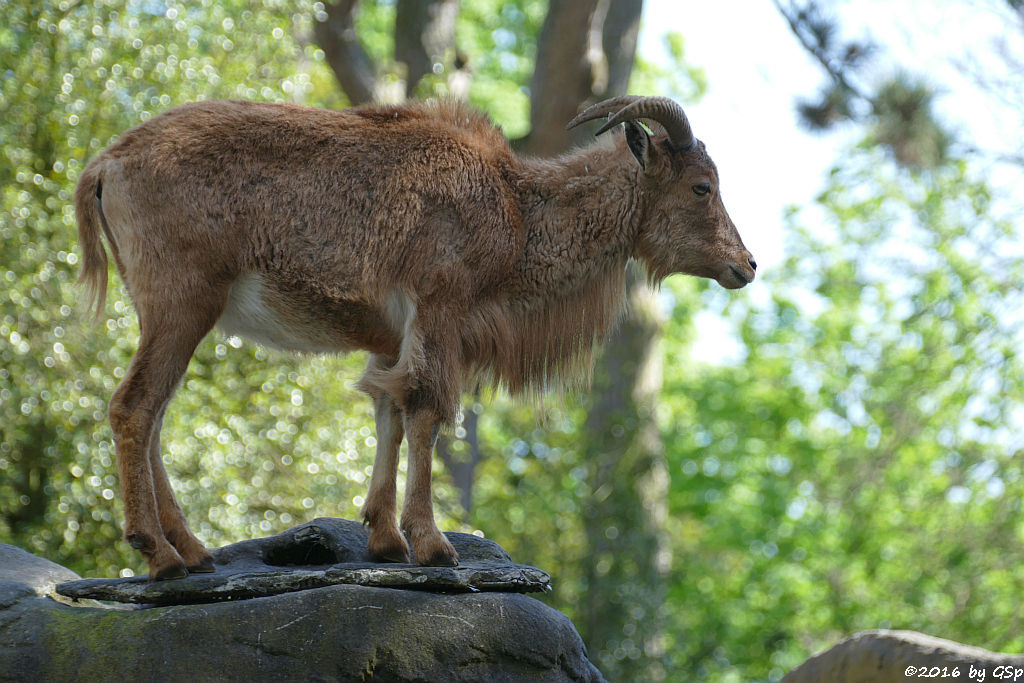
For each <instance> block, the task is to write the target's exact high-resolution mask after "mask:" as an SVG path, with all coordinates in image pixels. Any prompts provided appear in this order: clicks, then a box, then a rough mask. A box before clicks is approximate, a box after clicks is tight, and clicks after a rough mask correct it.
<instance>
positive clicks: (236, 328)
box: [217, 273, 343, 353]
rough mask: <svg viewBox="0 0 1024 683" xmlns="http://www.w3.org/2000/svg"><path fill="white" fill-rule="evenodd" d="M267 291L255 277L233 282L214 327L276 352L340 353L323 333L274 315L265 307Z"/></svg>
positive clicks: (336, 345)
mask: <svg viewBox="0 0 1024 683" xmlns="http://www.w3.org/2000/svg"><path fill="white" fill-rule="evenodd" d="M266 288H267V285H266V283H265V282H264V280H263V278H262V277H261V276H260V275H258V274H256V273H247V274H245V275H242V276H241V277H239V278H238V279H237V280H235V281H234V283H232V285H231V291H230V292H229V293H228V301H227V305H226V306H225V308H224V313H223V314H222V315H221V317H220V319H219V320H218V321H217V327H219V328H220V329H221V330H222V331H224V332H225V333H227V334H229V335H232V336H238V337H244V338H246V339H251V340H252V341H254V342H257V343H259V344H262V345H263V346H268V347H271V348H275V349H283V350H286V351H299V352H306V353H329V352H335V351H341V350H343V346H342V345H341V344H338V343H337V341H335V343H331V342H332V340H330V339H329V337H325V335H324V334H323V332H322V331H320V330H317V329H312V328H310V326H309V325H308V324H307V325H303V324H301V323H299V322H298V321H297V320H295V319H289V318H288V317H285V316H282V315H280V314H279V313H278V312H277V311H275V310H274V309H273V308H272V307H271V306H269V305H268V304H267V301H266ZM318 332H319V334H318Z"/></svg>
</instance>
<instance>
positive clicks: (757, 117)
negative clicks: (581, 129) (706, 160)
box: [640, 0, 1024, 361]
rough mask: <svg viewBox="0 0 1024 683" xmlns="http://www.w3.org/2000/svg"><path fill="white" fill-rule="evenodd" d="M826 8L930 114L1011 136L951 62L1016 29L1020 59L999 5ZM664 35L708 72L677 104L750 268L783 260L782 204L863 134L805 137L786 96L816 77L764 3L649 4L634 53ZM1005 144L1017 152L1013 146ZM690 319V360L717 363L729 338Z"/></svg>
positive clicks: (718, 325) (657, 46)
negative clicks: (699, 89)
mask: <svg viewBox="0 0 1024 683" xmlns="http://www.w3.org/2000/svg"><path fill="white" fill-rule="evenodd" d="M835 6H836V7H837V8H838V10H839V18H840V24H841V27H842V30H841V35H842V36H843V37H848V38H862V37H865V36H870V37H873V38H874V39H875V41H876V42H877V43H878V44H879V45H880V47H881V48H882V52H881V53H880V54H879V55H878V59H877V61H878V63H879V66H880V71H881V74H882V75H888V74H889V73H891V70H892V69H893V68H894V65H902V66H903V67H905V68H906V69H907V70H909V71H911V72H913V73H917V74H923V75H925V76H927V77H928V78H929V81H930V82H931V83H932V84H933V85H934V86H936V87H937V89H938V92H939V95H940V98H939V101H938V112H939V115H940V117H941V118H943V119H944V120H945V121H946V122H948V123H949V124H950V125H952V126H953V127H954V129H955V130H959V131H965V132H967V133H968V136H967V137H968V138H969V139H973V140H976V141H977V144H978V145H979V146H980V147H982V148H987V149H999V147H1000V145H1002V144H1005V141H1006V140H1007V136H1008V134H1009V135H1016V138H1010V139H1016V140H1019V139H1021V135H1022V131H1021V130H1020V126H1021V120H1022V117H1020V116H1019V115H1017V114H1014V113H1013V111H1012V109H1010V108H1008V107H1006V106H1001V107H998V106H988V103H987V102H985V99H986V96H985V95H983V94H982V93H980V91H979V90H978V89H977V88H976V87H975V86H974V85H973V83H972V82H971V81H970V79H968V78H967V77H965V76H964V74H963V73H962V71H961V70H960V69H958V68H957V67H956V66H955V65H954V60H956V59H961V60H963V59H966V58H967V57H968V55H969V50H971V49H972V47H971V46H974V47H975V48H976V49H977V53H978V54H979V55H984V54H991V52H992V50H991V41H993V40H997V39H998V38H999V37H1000V36H1003V35H1006V36H1007V37H1013V36H1016V40H1017V43H1016V44H1015V45H1011V46H1010V48H1009V49H1011V50H1015V54H1016V55H1017V56H1018V57H1019V58H1020V59H1022V60H1024V47H1021V45H1020V43H1021V42H1022V41H1021V40H1020V37H1021V35H1022V33H1024V32H1021V31H1020V30H1016V32H1014V31H1007V30H1006V26H1005V23H1006V21H1007V19H1006V12H1005V11H1003V12H1000V11H997V10H996V9H994V8H995V7H996V6H997V5H996V4H995V3H994V2H991V1H989V2H986V0H956V1H955V2H953V1H950V0H941V1H939V0H856V2H853V1H851V0H845V1H843V0H840V1H839V2H837V3H836V4H835ZM940 6H941V11H937V10H938V9H939V7H940ZM666 31H679V32H681V33H682V34H683V36H684V37H685V40H686V42H685V45H686V58H687V61H688V62H689V63H691V64H693V65H695V66H699V67H701V68H703V69H704V70H705V71H706V73H707V78H708V92H707V94H706V95H705V97H704V98H703V100H702V101H701V102H699V103H698V104H695V105H690V106H688V107H687V115H688V117H689V118H690V122H691V123H692V125H693V128H694V132H695V133H696V135H697V137H699V138H700V139H701V140H703V141H704V142H705V144H706V145H707V147H708V151H709V152H710V153H711V155H712V157H713V158H714V159H715V163H716V164H717V165H718V169H719V173H720V175H721V179H722V192H723V197H724V199H725V204H726V207H727V208H728V210H729V213H730V215H731V216H732V218H733V221H735V223H736V225H737V227H738V228H739V230H740V234H741V235H742V236H743V240H744V242H745V243H746V245H747V247H748V248H749V249H750V250H751V251H752V252H753V253H754V256H755V258H756V259H757V262H758V270H759V272H764V271H767V270H769V269H771V268H774V267H777V266H778V265H779V264H780V263H781V261H782V259H783V256H784V251H783V250H784V247H785V236H784V232H783V229H782V215H783V211H784V209H785V207H786V206H788V205H791V204H797V205H803V204H806V203H808V202H810V201H811V200H812V199H813V198H814V197H815V195H816V194H817V193H818V192H820V190H821V189H822V187H823V186H824V180H825V172H826V171H827V169H828V168H829V167H830V166H831V165H832V164H834V163H835V162H836V161H837V160H838V159H839V157H840V154H841V153H842V151H843V150H844V149H845V148H847V147H848V146H849V145H850V144H852V143H853V142H855V141H857V140H858V139H859V137H860V136H861V135H862V134H863V130H858V129H857V128H856V127H853V126H851V127H846V128H844V129H841V130H840V131H839V132H837V133H830V134H828V135H812V134H809V133H807V132H805V131H804V130H803V129H802V128H801V127H800V125H799V124H798V122H797V118H796V114H795V109H794V106H795V102H796V99H797V98H798V97H807V96H813V95H814V94H815V93H816V92H817V91H818V89H819V88H820V87H821V86H822V84H823V83H824V80H825V77H824V74H823V72H822V70H821V68H820V67H819V66H818V65H817V63H816V62H814V60H813V58H812V57H810V56H809V55H808V54H807V53H806V52H805V51H804V49H803V48H802V47H801V46H800V45H799V44H798V42H797V40H796V38H795V37H794V36H793V35H792V34H791V33H790V30H789V26H788V25H787V24H786V22H785V20H784V19H783V18H782V16H781V15H780V14H779V12H778V11H777V10H776V9H775V6H774V4H773V3H771V2H768V1H767V0H757V1H754V0H727V1H723V2H706V3H683V2H680V1H679V0H647V1H646V3H645V7H644V18H643V23H642V28H641V35H640V51H641V53H642V54H644V55H645V56H646V57H648V58H649V59H652V60H657V59H658V55H659V54H663V47H662V44H661V37H662V36H663V35H664V33H665V32H666ZM1004 67H1005V63H1004ZM1008 151H1018V152H1019V151H1020V146H1019V145H1018V146H1017V149H1016V150H1013V149H1010V150H1008ZM995 170H997V171H998V170H1000V169H995ZM1019 177H1020V176H1019V175H1017V176H1015V177H1012V178H1006V177H1004V178H1003V184H1004V185H1008V184H1009V183H1013V182H1018V183H1019ZM756 289H757V281H755V283H754V284H753V285H751V291H750V295H751V296H754V297H755V300H757V299H758V298H760V297H759V293H758V292H757V291H756ZM760 294H761V295H765V294H767V292H761V293H760ZM697 322H698V325H699V329H701V337H700V338H701V342H699V343H698V345H697V348H695V350H694V356H695V359H697V360H703V361H714V360H716V359H719V358H721V357H722V355H723V347H724V348H726V349H728V348H730V343H731V347H732V348H733V349H736V343H735V342H730V339H729V335H728V332H727V328H726V327H725V325H724V324H723V323H722V322H721V321H720V320H718V319H717V318H716V316H714V315H713V314H711V313H703V314H700V316H699V318H698V321H697ZM736 350H738V349H736ZM725 355H727V356H728V355H729V353H728V352H726V354H725Z"/></svg>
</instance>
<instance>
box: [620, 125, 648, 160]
mask: <svg viewBox="0 0 1024 683" xmlns="http://www.w3.org/2000/svg"><path fill="white" fill-rule="evenodd" d="M622 125H623V126H624V127H625V130H626V144H627V145H629V151H630V152H632V153H633V156H634V157H636V161H637V163H638V164H640V168H642V169H645V170H646V168H647V167H648V166H649V165H650V162H651V156H650V155H651V136H650V135H648V134H647V131H646V130H644V127H643V126H641V125H640V124H639V123H637V122H636V121H626V122H625V123H623V124H622Z"/></svg>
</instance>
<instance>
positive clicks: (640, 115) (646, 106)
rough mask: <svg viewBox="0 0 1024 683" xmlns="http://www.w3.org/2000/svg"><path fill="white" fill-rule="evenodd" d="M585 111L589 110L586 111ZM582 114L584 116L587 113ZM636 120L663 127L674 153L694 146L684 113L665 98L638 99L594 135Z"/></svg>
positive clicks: (621, 110) (674, 103)
mask: <svg viewBox="0 0 1024 683" xmlns="http://www.w3.org/2000/svg"><path fill="white" fill-rule="evenodd" d="M609 101H611V100H609ZM602 104H603V103H602ZM595 106H599V105H595ZM587 111H590V110H589V109H588V110H587ZM583 113H584V114H586V113H587V112H583ZM581 116H582V114H581ZM576 118H579V117H576ZM636 119H650V120H651V121H657V122H658V123H660V124H661V125H662V126H664V127H665V132H666V133H668V139H669V140H671V141H672V147H674V148H675V150H676V151H679V152H681V151H683V150H686V149H689V148H691V147H693V145H694V138H693V131H692V130H691V129H690V122H689V120H687V118H686V112H684V111H683V108H682V107H680V106H679V105H678V104H677V103H676V102H675V101H674V100H670V99H669V98H667V97H643V98H638V99H637V100H636V101H634V102H632V103H630V104H628V105H626V106H625V107H623V108H622V109H620V110H619V111H618V112H616V113H615V114H614V115H613V116H611V117H610V118H609V119H608V122H607V123H605V124H604V125H603V126H601V127H600V128H599V129H598V130H597V132H596V133H595V135H600V134H601V133H603V132H605V131H606V130H608V129H609V128H611V127H612V126H616V125H618V124H620V123H622V122H623V121H634V120H636ZM574 120H575V119H574Z"/></svg>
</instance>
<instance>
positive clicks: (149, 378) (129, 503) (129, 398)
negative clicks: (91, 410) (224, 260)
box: [110, 286, 225, 580]
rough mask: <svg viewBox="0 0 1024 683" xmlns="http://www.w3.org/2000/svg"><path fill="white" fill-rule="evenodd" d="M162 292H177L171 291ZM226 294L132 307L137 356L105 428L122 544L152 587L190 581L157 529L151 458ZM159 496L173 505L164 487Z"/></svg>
mask: <svg viewBox="0 0 1024 683" xmlns="http://www.w3.org/2000/svg"><path fill="white" fill-rule="evenodd" d="M165 291H166V292H169V293H174V291H175V290H174V288H173V287H170V286H169V287H167V288H166V289H165ZM224 294H225V292H222V291H219V290H213V289H210V290H204V291H201V292H192V296H179V297H173V298H171V297H164V298H162V299H160V300H159V301H153V302H150V301H147V300H145V299H143V300H140V301H136V308H137V310H138V313H139V329H140V336H139V349H138V351H137V352H136V353H135V357H134V358H132V362H131V365H130V367H129V368H128V372H127V373H126V375H125V378H124V380H123V381H122V382H121V385H120V386H119V387H118V388H117V391H115V392H114V396H113V398H112V399H111V401H110V426H111V430H112V431H113V433H114V441H115V443H116V445H117V466H118V474H119V476H120V480H121V494H122V497H123V499H124V516H125V539H126V540H127V541H128V543H129V544H130V545H131V546H132V547H133V548H135V549H136V550H139V551H140V552H142V554H143V556H144V557H145V558H146V562H147V563H148V564H149V578H150V580H163V579H174V578H181V577H183V576H186V575H187V573H188V570H187V567H186V561H185V560H184V559H183V558H182V556H181V555H180V554H179V553H178V551H177V550H176V549H175V547H174V546H173V545H172V544H171V543H170V542H169V541H168V539H167V537H166V535H165V531H164V527H163V526H162V525H161V520H160V512H159V510H160V506H159V503H158V499H157V488H158V487H162V486H163V483H164V481H165V480H166V475H165V474H164V473H163V465H162V464H161V463H160V462H159V460H158V461H157V464H156V469H158V470H159V474H157V475H156V476H154V463H153V462H152V459H151V453H152V452H153V451H152V448H154V446H153V443H154V441H158V440H159V432H158V430H159V427H160V423H161V420H160V419H159V418H160V417H161V415H162V413H163V411H164V409H165V408H166V406H167V403H168V402H169V401H170V399H171V396H172V395H173V394H174V390H175V389H176V388H177V386H178V383H179V382H180V381H181V378H182V377H183V376H184V374H185V370H186V369H187V368H188V362H189V360H190V359H191V358H192V353H193V352H194V351H195V348H196V346H197V345H198V344H199V342H200V341H201V340H202V338H203V337H204V336H206V333H207V332H209V331H210V329H211V328H212V327H213V324H214V322H215V321H216V320H217V317H218V316H219V315H220V312H221V310H223V302H224V300H225V296H224ZM155 448H157V449H159V446H156V447H155ZM158 481H159V484H158V483H157V482H158ZM165 493H166V497H167V498H169V499H170V500H173V498H174V496H173V493H170V486H169V485H168V486H167V491H166V492H165ZM161 497H165V496H164V495H161ZM174 506H175V507H176V506H177V503H176V502H175V503H174ZM175 540H177V539H175ZM186 554H189V555H190V557H189V560H190V561H193V562H194V561H197V560H198V563H199V565H198V566H199V567H202V564H203V563H202V558H201V557H199V556H198V555H197V554H195V553H191V552H189V551H186Z"/></svg>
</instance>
